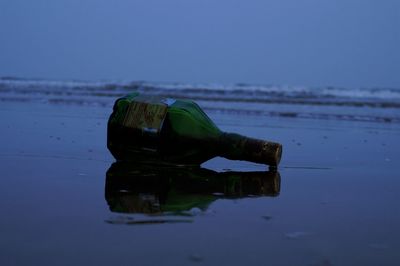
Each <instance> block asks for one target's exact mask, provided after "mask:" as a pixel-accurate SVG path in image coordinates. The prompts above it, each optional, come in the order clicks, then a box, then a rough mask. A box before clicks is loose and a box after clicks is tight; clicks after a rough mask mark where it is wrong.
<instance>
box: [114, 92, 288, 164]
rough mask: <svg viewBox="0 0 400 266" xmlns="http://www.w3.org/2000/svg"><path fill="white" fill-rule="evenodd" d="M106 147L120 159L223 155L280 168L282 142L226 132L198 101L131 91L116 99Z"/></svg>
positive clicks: (189, 159) (176, 160)
mask: <svg viewBox="0 0 400 266" xmlns="http://www.w3.org/2000/svg"><path fill="white" fill-rule="evenodd" d="M107 146H108V148H109V150H110V151H111V153H112V154H113V156H114V157H115V158H116V159H117V160H130V161H138V160H139V161H151V162H155V161H157V162H159V163H168V164H183V165H200V164H201V163H203V162H205V161H207V160H209V159H211V158H213V157H216V156H222V157H226V158H228V159H233V160H249V161H253V162H256V163H263V164H268V165H271V166H276V165H278V164H279V161H280V157H281V152H282V147H281V145H280V144H278V143H274V142H267V141H261V140H255V139H251V138H246V137H244V136H240V135H238V134H232V133H225V132H222V131H221V130H220V129H219V128H218V127H217V126H216V125H215V124H214V123H213V121H212V120H211V119H210V118H209V117H208V116H207V115H206V114H205V113H204V112H203V111H202V110H201V108H200V107H199V106H198V105H197V104H196V103H194V102H192V101H188V100H172V99H160V98H154V97H153V98H152V97H145V96H141V95H139V94H130V95H128V96H126V97H123V98H120V99H118V100H117V101H116V103H115V105H114V109H113V113H112V114H111V116H110V119H109V121H108V132H107Z"/></svg>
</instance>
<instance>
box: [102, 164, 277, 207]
mask: <svg viewBox="0 0 400 266" xmlns="http://www.w3.org/2000/svg"><path fill="white" fill-rule="evenodd" d="M279 192H280V175H279V173H278V172H276V171H264V172H262V171H260V172H221V173H218V172H215V171H212V170H208V169H204V168H198V167H197V168H187V167H168V166H164V167H159V166H158V167H155V166H154V165H146V164H135V163H132V162H116V163H114V164H112V165H111V167H110V168H109V169H108V171H107V174H106V184H105V198H106V201H107V203H108V205H109V208H110V210H111V211H113V212H122V213H145V214H163V213H175V214H179V213H182V212H185V211H189V210H191V209H192V208H199V209H201V210H205V209H207V207H208V206H209V205H210V204H211V203H212V202H213V201H215V200H217V199H219V198H242V197H249V196H252V197H255V196H269V197H275V196H278V195H279Z"/></svg>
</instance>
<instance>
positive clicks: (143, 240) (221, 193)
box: [0, 102, 400, 265]
mask: <svg viewBox="0 0 400 266" xmlns="http://www.w3.org/2000/svg"><path fill="white" fill-rule="evenodd" d="M110 104H111V103H110ZM110 104H109V105H110ZM109 105H106V106H109ZM110 111H111V110H110V108H109V107H99V106H79V105H65V104H48V103H35V102H28V103H20V102H3V103H2V104H1V106H0V118H1V125H0V129H1V132H2V133H1V140H0V147H1V150H0V158H1V161H0V172H1V182H2V185H1V186H0V199H1V200H0V211H1V213H2V215H1V216H2V219H0V232H1V238H0V265H84V264H85V265H91V264H93V265H111V264H116V265H132V264H136V265H157V264H158V265H190V264H195V265H267V264H268V265H398V263H399V261H400V255H399V253H398V250H399V248H400V230H399V227H398V225H399V224H400V209H399V207H398V202H399V200H400V195H399V193H398V191H399V189H400V180H399V178H398V177H399V172H400V171H399V161H398V160H399V150H400V143H399V141H398V140H399V137H400V129H399V127H398V125H397V124H393V123H369V122H357V121H332V120H323V119H300V118H294V117H266V116H263V115H257V114H246V115H244V114H232V113H224V112H210V113H209V115H210V116H211V118H212V119H213V120H214V121H215V122H216V124H217V125H219V126H220V128H221V129H223V130H226V131H232V132H237V133H241V134H245V135H248V136H252V137H258V138H265V139H270V140H276V141H278V142H281V143H282V144H283V145H284V154H283V160H282V162H281V165H280V167H279V175H280V178H279V180H278V181H279V184H280V186H278V187H275V190H279V191H277V192H278V193H272V194H271V193H264V194H263V193H261V192H260V193H259V192H257V191H255V192H254V191H253V190H246V188H247V187H246V186H244V185H243V186H242V187H241V188H240V189H239V190H238V191H236V190H235V191H234V192H233V194H229V193H228V192H227V191H230V190H229V186H227V185H226V184H227V183H228V184H230V183H229V182H231V181H230V180H232V176H234V177H235V178H236V177H237V176H238V175H237V174H235V175H233V174H231V175H228V177H227V178H226V177H224V178H226V179H223V180H224V182H225V183H218V182H219V181H218V182H215V183H212V182H211V181H212V180H216V179H215V176H218V175H220V174H218V173H216V172H219V173H221V172H222V173H224V172H230V173H232V172H233V173H235V172H239V171H244V172H258V173H260V172H261V173H263V172H265V171H267V169H265V166H262V165H257V164H252V163H246V162H233V161H228V160H224V159H222V158H216V159H214V160H211V161H209V162H207V163H205V164H204V165H203V167H204V168H207V169H209V170H210V171H206V172H196V171H194V172H193V177H191V178H193V179H194V180H197V181H198V180H200V181H199V182H200V183H199V184H202V185H204V188H202V189H200V188H199V187H198V190H196V191H195V192H193V191H192V192H191V191H190V189H189V188H190V186H188V185H187V184H183V183H182V182H184V181H182V179H175V181H174V182H175V183H173V186H171V187H169V188H165V186H160V187H159V186H158V185H159V184H158V183H155V184H153V185H152V186H150V187H149V186H148V185H146V186H143V187H142V186H141V185H138V184H134V185H132V183H130V182H129V181H126V180H125V181H118V182H117V186H116V187H115V186H113V187H111V189H110V187H109V186H110V183H109V182H108V183H107V182H106V173H107V171H108V170H109V168H110V167H111V165H112V163H113V162H114V159H113V158H112V156H111V155H110V153H109V152H108V150H107V148H106V124H107V119H108V115H109V114H110ZM141 171H147V170H141ZM169 173H171V172H166V173H164V174H163V176H162V177H160V178H161V179H162V178H165V177H167V178H168V174H169ZM144 174H146V172H144ZM150 174H153V175H154V172H151V171H150ZM175 174H176V175H177V176H182V175H191V173H187V172H183V173H182V172H179V171H178V173H176V172H172V173H171V174H169V175H170V176H169V177H171V178H173V177H175V176H172V175H175ZM156 175H157V173H156ZM166 175H167V176H166ZM261 175H263V174H261ZM204 176H205V177H207V180H208V181H207V182H208V183H207V182H206V183H204V182H203V181H201V180H203V179H202V178H203V177H204ZM239 177H240V174H239ZM233 179H234V178H233ZM210 180H211V181H210ZM218 180H220V179H218ZM227 180H228V181H227ZM240 180H241V181H243V180H245V179H240ZM270 181H271V179H268V180H267V183H268V184H270ZM275 181H276V180H275ZM124 182H126V183H124ZM201 182H203V183H201ZM211 183H212V185H211ZM112 184H114V183H112ZM242 184H243V182H242ZM274 184H276V183H274ZM154 186H155V187H154ZM141 189H142V190H143V191H141ZM133 190H134V191H133ZM214 190H215V191H214ZM107 191H111V192H113V193H111V194H110V193H107ZM241 191H242V192H243V191H245V192H248V191H251V192H253V194H248V193H243V194H240V193H239V192H241ZM235 193H236V194H235ZM257 193H259V194H257ZM189 201H190V202H191V203H192V204H189V205H188V206H189V207H187V208H186V209H185V207H182V206H183V205H185V203H188V202H189ZM115 202H117V203H118V204H119V205H118V204H117V205H115ZM143 202H144V203H146V204H150V203H151V204H152V205H151V206H152V207H157V206H158V207H159V209H157V210H156V211H155V212H150V211H148V209H144V207H143V206H144V205H143ZM167 203H168V204H169V205H168V207H171V206H172V205H173V204H175V205H174V206H175V207H176V206H177V205H179V206H180V207H181V208H183V211H180V212H169V211H167ZM200 203H202V204H200ZM138 204H139V207H140V208H139V207H138ZM140 204H142V205H140ZM115 206H118V207H119V208H114V207H115ZM146 206H147V205H146ZM163 208H164V209H163ZM145 210H146V211H145Z"/></svg>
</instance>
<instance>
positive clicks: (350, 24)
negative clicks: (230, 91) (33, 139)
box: [0, 0, 400, 88]
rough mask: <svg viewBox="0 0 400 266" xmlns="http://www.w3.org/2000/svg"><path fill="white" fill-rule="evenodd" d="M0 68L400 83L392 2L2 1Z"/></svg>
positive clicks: (30, 73)
mask: <svg viewBox="0 0 400 266" xmlns="http://www.w3.org/2000/svg"><path fill="white" fill-rule="evenodd" d="M0 38H1V39H0V76H16V77H24V78H45V79H62V80H69V79H78V80H146V81H153V82H188V83H219V84H233V83H248V84H275V85H291V86H293V85H304V86H328V85H329V86H342V87H396V88H399V87H400V1H399V0H241V1H239V0H113V1H111V0H47V1H46V0H0Z"/></svg>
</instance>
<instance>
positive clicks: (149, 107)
mask: <svg viewBox="0 0 400 266" xmlns="http://www.w3.org/2000/svg"><path fill="white" fill-rule="evenodd" d="M139 97H140V96H139ZM136 100H138V101H136ZM167 109H168V104H167V103H162V102H160V101H157V102H155V101H149V100H148V99H147V101H143V100H140V99H137V98H136V99H135V100H134V101H132V102H131V103H130V104H129V107H128V110H127V113H126V115H125V119H124V122H123V125H124V126H126V127H129V128H135V129H140V130H142V131H145V132H147V133H151V134H158V133H159V132H160V130H161V127H162V124H163V122H164V119H165V116H166V115H167Z"/></svg>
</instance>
